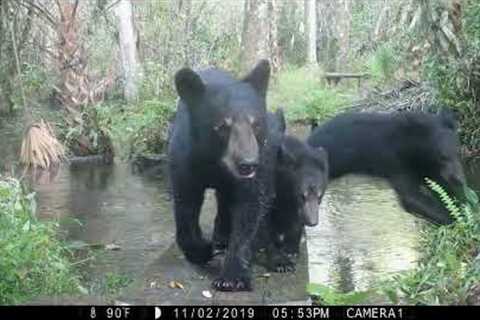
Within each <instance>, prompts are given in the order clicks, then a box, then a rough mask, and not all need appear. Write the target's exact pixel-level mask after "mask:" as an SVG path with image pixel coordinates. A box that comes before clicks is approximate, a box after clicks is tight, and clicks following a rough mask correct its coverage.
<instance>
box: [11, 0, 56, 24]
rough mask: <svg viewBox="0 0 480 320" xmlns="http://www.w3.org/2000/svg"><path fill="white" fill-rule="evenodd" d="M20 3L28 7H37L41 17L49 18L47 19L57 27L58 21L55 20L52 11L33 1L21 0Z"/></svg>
mask: <svg viewBox="0 0 480 320" xmlns="http://www.w3.org/2000/svg"><path fill="white" fill-rule="evenodd" d="M19 4H20V5H21V6H23V7H25V8H27V9H30V8H33V9H35V10H36V11H37V15H38V16H39V17H41V18H45V19H47V21H48V22H50V24H51V25H52V26H54V27H56V25H57V22H56V21H55V18H54V16H53V15H52V14H51V12H50V11H48V10H45V9H42V8H41V7H39V6H37V5H36V4H35V3H34V2H33V1H26V2H24V1H21V2H19ZM38 13H39V14H38Z"/></svg>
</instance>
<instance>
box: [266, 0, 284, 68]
mask: <svg viewBox="0 0 480 320" xmlns="http://www.w3.org/2000/svg"><path fill="white" fill-rule="evenodd" d="M280 4H281V2H280V1H278V0H269V1H268V16H269V18H268V21H269V26H268V42H269V43H268V48H269V58H270V62H271V66H272V72H273V73H275V72H276V71H278V69H279V68H280V66H281V64H282V62H281V54H280V47H279V45H278V17H279V12H280Z"/></svg>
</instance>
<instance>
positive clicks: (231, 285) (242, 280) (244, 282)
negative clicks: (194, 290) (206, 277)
mask: <svg viewBox="0 0 480 320" xmlns="http://www.w3.org/2000/svg"><path fill="white" fill-rule="evenodd" d="M212 287H213V288H214V289H215V290H218V291H230V292H232V291H251V290H252V284H251V280H250V279H249V278H246V277H236V278H229V277H220V278H218V279H215V280H214V281H213V282H212Z"/></svg>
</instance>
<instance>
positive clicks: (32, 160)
mask: <svg viewBox="0 0 480 320" xmlns="http://www.w3.org/2000/svg"><path fill="white" fill-rule="evenodd" d="M65 159H66V157H65V148H64V147H63V145H62V144H61V143H60V142H59V141H58V140H57V138H56V137H55V134H54V132H53V130H52V128H51V126H50V125H49V124H48V123H47V122H45V121H43V119H42V120H40V122H37V123H34V124H31V125H30V126H29V127H28V128H27V130H26V131H25V136H24V138H23V141H22V148H21V151H20V162H21V163H23V164H24V165H26V166H28V167H33V168H37V167H38V168H42V169H47V168H49V167H50V166H52V165H55V164H59V163H60V162H62V161H63V160H65Z"/></svg>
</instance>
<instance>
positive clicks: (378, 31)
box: [373, 0, 389, 42]
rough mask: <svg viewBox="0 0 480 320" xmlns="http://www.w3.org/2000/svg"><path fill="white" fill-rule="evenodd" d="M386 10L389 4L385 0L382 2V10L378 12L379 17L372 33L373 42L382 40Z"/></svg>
mask: <svg viewBox="0 0 480 320" xmlns="http://www.w3.org/2000/svg"><path fill="white" fill-rule="evenodd" d="M388 10H389V2H388V1H387V0H383V2H382V10H381V11H380V15H379V16H378V19H377V23H376V25H375V30H374V32H373V38H374V40H375V42H378V41H380V40H382V39H383V37H384V35H385V24H386V23H385V22H386V19H387V13H388Z"/></svg>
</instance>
